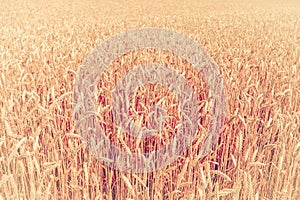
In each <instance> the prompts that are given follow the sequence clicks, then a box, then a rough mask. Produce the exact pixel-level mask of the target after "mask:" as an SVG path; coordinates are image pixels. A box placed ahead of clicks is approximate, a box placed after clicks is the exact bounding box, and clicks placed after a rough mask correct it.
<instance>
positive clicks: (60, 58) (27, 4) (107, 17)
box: [0, 0, 300, 200]
mask: <svg viewBox="0 0 300 200" xmlns="http://www.w3.org/2000/svg"><path fill="white" fill-rule="evenodd" d="M0 4H1V6H0V200H1V199H101V200H102V199H105V200H106V199H107V200H109V199H122V200H123V199H149V200H150V199H155V200H156V199H197V200H198V199H199V200H200V199H295V200H296V199H300V1H291V0H290V1H289V0H288V1H283V0H282V1H280V0H277V1H275V0H268V1H264V2H263V3H262V2H261V1H256V0H255V1H250V0H249V1H242V2H241V1H237V0H229V1H222V0H212V1H204V0H203V1H197V0H189V1H177V0H167V1H162V0H161V1H159V0H152V1H146V0H141V1H138V0H124V1H117V0H108V1H104V0H82V1H79V0H62V1H58V0H49V1H45V0H44V1H42V0H22V1H21V0H15V1H9V0H0ZM146 27H148V28H149V27H152V28H161V29H166V30H172V31H175V32H178V33H181V34H183V35H185V36H187V37H189V38H191V39H192V40H194V41H195V42H196V43H197V44H199V45H200V46H201V47H202V48H203V49H204V51H205V52H206V53H207V55H209V57H210V58H211V59H212V60H213V62H214V65H215V68H216V70H217V71H218V72H219V74H220V76H221V77H222V79H223V84H224V88H225V96H222V97H220V98H221V99H222V100H223V101H224V102H226V109H225V116H224V122H223V126H222V127H221V130H220V137H219V138H215V139H216V140H215V144H216V145H215V147H214V148H213V149H209V150H210V151H208V153H207V154H206V155H205V156H199V151H200V150H201V149H203V148H205V145H204V138H205V137H206V136H207V133H208V130H209V126H210V124H211V121H212V115H211V110H212V104H211V100H210V98H208V91H207V85H206V83H205V81H203V79H202V78H201V77H200V76H199V74H198V73H197V72H196V71H195V69H194V68H193V66H192V65H191V63H189V62H188V61H187V60H185V59H184V58H182V57H180V56H178V55H176V54H174V52H170V51H166V50H160V49H137V50H135V51H132V52H128V53H126V54H124V55H122V56H121V57H119V58H118V59H116V60H115V61H114V62H113V63H112V64H111V65H110V66H109V67H108V68H106V69H105V70H104V71H103V73H102V76H101V79H100V80H97V81H98V83H97V93H96V94H97V95H96V96H95V102H94V103H95V105H96V108H97V109H96V110H95V112H96V113H97V120H98V124H99V125H100V126H101V127H102V129H103V130H104V133H103V134H104V135H105V137H107V138H109V140H110V141H111V142H112V143H114V144H115V145H116V146H117V147H118V148H119V149H121V150H122V151H124V152H151V151H154V150H158V149H161V148H162V147H164V146H165V145H167V144H169V143H171V142H172V141H173V140H174V138H175V137H176V134H177V133H178V131H177V130H178V127H179V126H180V122H181V121H180V119H181V117H182V116H181V115H182V114H181V113H180V108H179V104H180V102H179V100H178V98H177V97H176V95H174V94H173V93H172V91H171V90H169V89H168V88H166V87H163V86H161V85H159V84H145V85H143V86H140V87H139V88H138V89H137V90H136V91H135V93H134V94H133V95H131V96H130V97H129V114H130V116H131V117H132V119H133V121H134V123H135V124H138V125H139V126H141V127H152V126H153V127H154V126H156V127H157V124H158V122H161V121H159V120H157V119H160V118H159V117H157V116H156V114H157V115H159V116H164V117H165V118H166V120H165V121H164V124H160V125H162V126H161V129H160V134H153V136H151V137H149V138H146V139H145V138H143V139H140V138H138V139H137V138H134V137H133V136H131V135H129V134H128V133H126V131H124V130H121V129H119V128H118V127H117V126H116V124H115V120H114V116H113V113H112V101H113V98H112V96H111V95H112V93H113V91H114V88H115V87H116V84H117V82H118V80H120V79H121V78H122V77H124V76H125V75H126V74H128V73H130V71H132V70H133V68H134V66H140V65H143V64H149V63H156V64H163V65H165V66H168V67H169V68H172V69H175V70H176V71H177V72H178V73H179V74H182V75H183V76H184V77H185V78H186V79H187V80H188V83H189V85H191V88H192V89H193V90H194V94H195V98H196V99H195V102H197V105H199V106H200V110H199V111H197V112H194V113H195V114H196V115H198V116H199V122H200V123H199V124H197V125H198V126H197V130H198V132H197V134H196V136H195V137H194V138H193V142H192V145H191V146H190V147H189V149H188V150H187V151H186V152H185V153H184V154H182V155H181V156H180V157H178V159H176V160H175V161H174V162H172V163H171V164H169V165H167V166H165V167H162V168H159V169H157V170H154V171H151V172H144V173H130V172H127V171H122V170H118V169H115V168H111V167H109V166H107V165H105V163H103V162H101V161H100V160H98V159H97V158H95V156H93V154H92V153H91V152H90V151H89V150H88V148H86V145H85V143H84V142H83V140H82V138H81V137H82V136H81V134H80V132H79V130H78V128H77V127H76V126H75V122H74V121H75V119H74V115H73V114H74V104H73V102H74V87H75V84H76V77H77V75H78V72H79V70H80V68H81V67H82V66H83V64H84V63H85V61H86V59H87V58H88V55H90V53H91V52H92V51H93V49H95V48H97V47H98V46H99V45H100V44H101V43H102V42H103V41H105V40H107V39H109V38H111V37H113V36H115V35H116V34H119V33H122V32H126V31H129V30H136V29H141V28H146ZM139 76H143V74H141V73H139V74H136V76H135V78H139ZM157 76H158V78H160V80H164V78H163V77H162V74H159V73H158V75H157ZM160 76H161V77H160ZM174 84H176V82H174ZM82 90H83V91H84V90H85V89H84V88H82ZM155 104H159V105H160V106H159V107H155V106H154V105H155ZM153 108H154V110H153ZM161 108H163V110H162V109H161ZM155 109H156V110H155ZM151 113H152V114H153V113H154V114H155V116H154V115H151ZM179 142H180V141H179Z"/></svg>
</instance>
